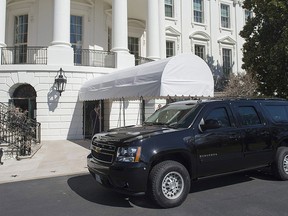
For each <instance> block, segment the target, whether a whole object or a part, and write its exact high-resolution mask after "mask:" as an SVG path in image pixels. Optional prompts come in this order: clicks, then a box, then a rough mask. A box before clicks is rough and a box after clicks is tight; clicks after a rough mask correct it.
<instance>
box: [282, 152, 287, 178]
mask: <svg viewBox="0 0 288 216" xmlns="http://www.w3.org/2000/svg"><path fill="white" fill-rule="evenodd" d="M283 169H284V172H285V173H286V174H288V155H286V156H285V157H284V160H283Z"/></svg>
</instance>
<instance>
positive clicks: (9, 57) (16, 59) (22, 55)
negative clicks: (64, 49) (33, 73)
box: [1, 45, 47, 65]
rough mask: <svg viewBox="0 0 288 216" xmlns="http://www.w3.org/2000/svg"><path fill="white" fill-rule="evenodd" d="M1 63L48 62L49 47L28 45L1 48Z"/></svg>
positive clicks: (43, 63) (44, 63) (42, 63)
mask: <svg viewBox="0 0 288 216" xmlns="http://www.w3.org/2000/svg"><path fill="white" fill-rule="evenodd" d="M1 64H2V65H11V64H41V65H46V64H47V47H28V46H26V45H22V46H15V47H2V48H1Z"/></svg>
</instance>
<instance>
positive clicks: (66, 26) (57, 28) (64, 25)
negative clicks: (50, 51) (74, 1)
mask: <svg viewBox="0 0 288 216" xmlns="http://www.w3.org/2000/svg"><path fill="white" fill-rule="evenodd" d="M53 27H54V29H53V30H54V31H53V42H52V45H57V46H59V45H60V46H71V44H70V0H54V26H53Z"/></svg>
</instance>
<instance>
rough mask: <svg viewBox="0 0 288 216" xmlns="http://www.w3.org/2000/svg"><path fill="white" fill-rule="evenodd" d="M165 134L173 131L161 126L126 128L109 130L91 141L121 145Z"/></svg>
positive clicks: (95, 136) (96, 135)
mask: <svg viewBox="0 0 288 216" xmlns="http://www.w3.org/2000/svg"><path fill="white" fill-rule="evenodd" d="M164 131H165V133H167V132H170V131H175V129H171V128H164V127H162V126H142V125H136V126H127V127H121V128H116V129H112V130H109V131H108V132H106V133H98V134H95V135H94V137H93V139H96V140H97V141H100V142H108V143H123V142H126V141H127V142H131V141H134V140H139V139H143V138H145V137H148V136H149V137H151V136H154V135H157V134H162V133H164Z"/></svg>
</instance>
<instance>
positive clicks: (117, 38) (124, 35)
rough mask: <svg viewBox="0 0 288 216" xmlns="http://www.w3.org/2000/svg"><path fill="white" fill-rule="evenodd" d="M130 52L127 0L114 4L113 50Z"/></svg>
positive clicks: (116, 0)
mask: <svg viewBox="0 0 288 216" xmlns="http://www.w3.org/2000/svg"><path fill="white" fill-rule="evenodd" d="M111 51H113V52H123V51H124V52H128V20H127V0H113V2H112V50H111Z"/></svg>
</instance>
